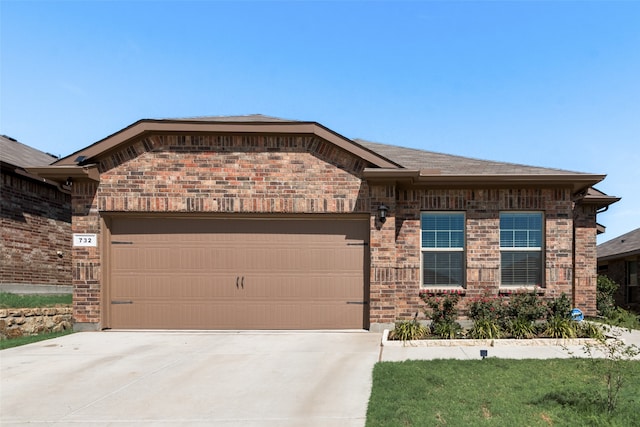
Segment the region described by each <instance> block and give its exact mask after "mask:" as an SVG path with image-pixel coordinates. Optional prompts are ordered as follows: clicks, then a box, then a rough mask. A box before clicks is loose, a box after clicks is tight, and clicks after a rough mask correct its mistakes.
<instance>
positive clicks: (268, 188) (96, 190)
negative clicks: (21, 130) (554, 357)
mask: <svg viewBox="0 0 640 427" xmlns="http://www.w3.org/2000/svg"><path fill="white" fill-rule="evenodd" d="M367 166H369V165H367V164H366V162H364V161H363V160H361V159H360V158H358V157H357V156H355V155H353V154H351V153H348V152H346V151H344V150H342V149H340V148H338V147H337V146H335V145H333V144H330V143H328V142H326V141H324V140H322V139H320V138H318V137H316V136H309V135H301V136H290V135H289V136H274V135H270V136H265V135H263V136H260V135H226V134H200V135H176V134H171V135H151V136H145V137H143V138H140V139H138V140H137V141H134V142H133V143H132V144H131V145H130V146H128V147H126V148H125V149H122V150H120V151H116V152H111V153H109V154H108V155H107V156H105V157H103V158H101V159H99V170H100V172H101V181H100V183H99V184H97V183H77V184H76V185H74V189H73V191H74V200H73V212H74V214H73V231H74V232H76V233H99V232H100V224H101V222H100V215H109V214H110V213H114V212H130V213H135V212H151V213H171V212H176V213H178V212H179V213H187V212H197V213H207V214H215V213H252V214H274V213H276V214H281V213H289V214H311V213H313V214H349V213H360V214H361V213H368V214H370V226H371V235H370V245H369V250H370V259H371V261H370V268H371V271H370V274H369V277H370V284H369V291H370V304H369V309H370V321H371V324H372V326H375V325H383V324H389V323H392V322H394V321H396V320H398V319H407V318H410V317H412V316H413V315H414V314H415V313H421V312H422V309H423V304H422V303H421V301H420V299H419V298H418V292H419V291H420V289H421V286H420V212H421V211H429V210H451V211H461V212H465V215H466V233H467V236H466V238H467V247H466V256H467V258H466V289H465V297H464V298H465V299H469V298H473V297H475V296H478V295H481V294H483V293H485V292H490V293H494V294H497V293H498V292H499V291H500V285H499V283H500V252H499V213H500V212H501V211H541V212H544V218H545V256H546V259H545V274H544V275H545V281H544V283H542V284H541V285H542V286H544V288H545V295H547V296H559V295H560V294H561V293H563V292H564V293H567V294H569V295H572V294H575V300H576V304H577V305H578V306H579V307H581V308H583V309H584V310H585V312H586V313H588V314H591V313H592V312H593V311H594V310H595V288H593V286H594V283H595V262H596V258H595V252H594V251H595V211H594V210H593V209H591V208H589V207H586V208H583V209H582V210H576V213H575V215H576V216H575V223H576V224H578V225H579V226H580V228H579V229H578V230H576V239H575V242H576V249H577V250H578V251H579V252H580V254H579V255H576V258H577V259H578V262H579V263H580V267H579V268H576V277H575V292H572V291H573V290H574V289H573V286H574V276H573V271H574V269H573V257H574V255H573V243H574V237H573V235H574V232H573V225H574V202H573V201H572V193H571V191H570V189H569V188H563V189H455V190H444V189H407V188H402V187H399V186H397V185H396V184H395V183H391V184H370V183H367V181H365V180H364V179H363V178H362V172H363V170H364V168H366V167H367ZM381 204H385V205H386V206H387V207H388V208H389V214H388V219H387V221H386V222H385V223H381V222H380V221H379V219H378V207H379V206H380V205H381ZM100 255H101V254H100V246H98V247H97V248H75V249H74V276H73V283H74V288H75V290H74V296H75V298H74V315H75V320H76V322H79V323H82V324H93V325H99V323H100V321H101V313H100V299H101V292H100V289H101V281H102V271H101V268H102V266H101V257H100ZM591 267H593V268H591ZM592 291H593V292H592ZM585 292H587V293H589V295H582V294H583V293H585ZM463 305H464V302H463Z"/></svg>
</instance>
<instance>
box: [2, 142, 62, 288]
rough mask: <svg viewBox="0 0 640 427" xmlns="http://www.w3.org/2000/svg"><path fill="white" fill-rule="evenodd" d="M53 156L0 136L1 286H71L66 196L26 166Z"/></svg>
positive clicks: (38, 163)
mask: <svg viewBox="0 0 640 427" xmlns="http://www.w3.org/2000/svg"><path fill="white" fill-rule="evenodd" d="M54 160H56V157H54V156H51V155H50V154H47V153H43V152H42V151H39V150H36V149H35V148H31V147H28V146H26V145H24V144H21V143H19V142H18V141H16V140H15V139H12V138H9V137H7V136H4V135H2V136H0V165H1V169H2V181H1V187H0V189H1V194H0V224H1V226H2V234H1V236H0V252H1V254H2V255H1V259H0V290H8V291H16V292H22V291H25V292H26V291H30V292H33V291H44V290H46V289H49V290H51V289H53V288H52V287H51V285H55V286H56V288H55V290H56V291H57V290H60V291H61V292H65V290H63V289H64V287H67V288H69V289H70V287H71V195H70V193H69V191H67V190H64V189H62V188H61V187H60V185H59V184H58V183H56V182H54V181H50V180H46V179H43V178H41V177H38V176H36V175H34V174H31V173H29V172H27V171H26V168H28V167H30V166H35V165H43V164H49V163H52V162H53V161H54Z"/></svg>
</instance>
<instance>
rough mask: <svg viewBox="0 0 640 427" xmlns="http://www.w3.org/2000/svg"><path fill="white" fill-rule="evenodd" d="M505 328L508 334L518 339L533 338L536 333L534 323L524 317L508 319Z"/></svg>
mask: <svg viewBox="0 0 640 427" xmlns="http://www.w3.org/2000/svg"><path fill="white" fill-rule="evenodd" d="M505 329H506V330H507V333H508V334H509V335H511V336H513V337H514V338H518V339H529V338H533V337H535V336H536V333H537V328H536V326H535V324H534V323H533V322H532V321H530V320H527V319H525V318H515V319H508V320H507V322H506V325H505Z"/></svg>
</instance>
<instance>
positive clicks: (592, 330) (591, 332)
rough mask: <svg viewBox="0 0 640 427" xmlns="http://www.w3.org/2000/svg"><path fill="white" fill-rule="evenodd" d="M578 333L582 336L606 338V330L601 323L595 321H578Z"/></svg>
mask: <svg viewBox="0 0 640 427" xmlns="http://www.w3.org/2000/svg"><path fill="white" fill-rule="evenodd" d="M576 334H577V336H579V337H580V338H594V339H598V340H599V339H603V338H604V330H603V329H602V327H601V326H600V325H599V324H597V323H594V322H580V323H578V326H577V327H576Z"/></svg>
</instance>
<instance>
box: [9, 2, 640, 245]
mask: <svg viewBox="0 0 640 427" xmlns="http://www.w3.org/2000/svg"><path fill="white" fill-rule="evenodd" d="M0 31H1V33H0V36H1V41H0V47H1V51H0V55H1V56H0V61H1V62H0V66H1V68H0V72H1V74H0V89H1V94H0V133H3V134H5V135H9V136H11V137H13V138H16V139H17V140H19V141H21V142H23V143H25V144H27V145H30V146H33V147H35V148H38V149H40V150H43V151H46V152H50V153H53V154H57V155H63V156H64V155H67V154H70V153H72V152H74V151H76V150H78V149H81V148H83V147H85V146H87V145H89V144H91V143H93V142H95V141H97V140H100V139H102V138H104V137H106V136H108V135H110V134H112V133H114V132H116V131H118V130H120V129H122V128H123V127H125V126H127V125H129V124H131V123H133V122H135V121H137V120H139V119H142V118H168V117H191V116H205V115H237V114H253V113H261V114H266V115H271V116H278V117H284V118H289V119H297V120H311V121H317V122H319V123H321V124H323V125H325V126H327V127H329V128H331V129H332V130H334V131H336V132H338V133H341V134H343V135H344V136H347V137H349V138H364V139H368V140H372V141H378V142H384V143H388V144H395V145H402V146H407V147H415V148H421V149H425V150H430V151H438V152H444V153H450V154H457V155H464V156H469V157H476V158H481V159H489V160H497V161H505V162H513V163H523V164H529V165H535V166H546V167H553V168H562V169H568V170H574V171H580V172H589V173H602V174H607V175H608V177H607V179H606V180H605V181H604V182H602V183H601V184H599V186H598V188H599V189H600V190H602V191H604V192H606V193H608V194H610V195H615V196H619V197H623V200H622V201H621V202H619V203H617V204H615V205H613V206H612V207H611V208H610V209H609V211H608V212H606V213H604V214H601V215H600V216H599V217H598V221H599V222H600V223H602V224H604V225H605V226H607V233H606V234H605V235H603V236H601V237H600V238H599V242H603V241H606V240H608V239H611V238H614V237H616V236H618V235H620V234H623V233H626V232H628V231H631V230H633V229H635V228H638V227H640V197H639V196H638V193H639V192H638V189H639V187H640V184H639V183H640V1H615V0H605V1H508V2H501V1H462V2H457V1H410V2H402V1H394V2H390V1H369V2H366V1H327V2H320V1H235V2H224V1H204V0H201V1H152V0H146V1H145V0H140V1H55V0H50V1H42V2H40V1H29V0H20V1H18V0H2V2H1V3H0Z"/></svg>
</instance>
